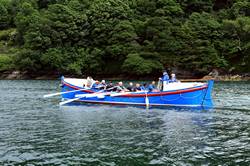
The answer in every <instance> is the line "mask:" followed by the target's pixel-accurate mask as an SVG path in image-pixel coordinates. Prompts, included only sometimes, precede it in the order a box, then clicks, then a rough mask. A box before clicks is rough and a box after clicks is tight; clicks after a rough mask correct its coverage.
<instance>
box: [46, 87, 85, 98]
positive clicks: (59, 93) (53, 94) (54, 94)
mask: <svg viewBox="0 0 250 166" xmlns="http://www.w3.org/2000/svg"><path fill="white" fill-rule="evenodd" d="M87 89H89V88H84V89H78V90H72V91H67V92H58V93H52V94H47V95H44V96H43V97H44V98H47V97H53V96H58V95H62V94H67V93H72V92H78V91H83V90H87Z"/></svg>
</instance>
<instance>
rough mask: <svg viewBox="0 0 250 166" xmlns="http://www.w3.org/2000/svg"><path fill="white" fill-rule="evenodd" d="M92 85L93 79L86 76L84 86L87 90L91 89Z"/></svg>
mask: <svg viewBox="0 0 250 166" xmlns="http://www.w3.org/2000/svg"><path fill="white" fill-rule="evenodd" d="M93 84H94V80H93V78H92V77H90V76H88V77H87V84H86V86H87V87H88V88H91V87H92V86H93Z"/></svg>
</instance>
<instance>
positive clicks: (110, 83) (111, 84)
mask: <svg viewBox="0 0 250 166" xmlns="http://www.w3.org/2000/svg"><path fill="white" fill-rule="evenodd" d="M113 87H114V85H113V82H112V81H110V82H109V83H108V85H107V86H106V89H107V90H108V91H112V88H113Z"/></svg>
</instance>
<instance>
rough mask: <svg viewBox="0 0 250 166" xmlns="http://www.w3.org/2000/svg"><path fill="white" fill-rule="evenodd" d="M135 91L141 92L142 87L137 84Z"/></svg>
mask: <svg viewBox="0 0 250 166" xmlns="http://www.w3.org/2000/svg"><path fill="white" fill-rule="evenodd" d="M134 91H136V92H138V91H141V85H140V84H139V83H137V84H135V89H134Z"/></svg>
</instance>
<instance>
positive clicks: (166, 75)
mask: <svg viewBox="0 0 250 166" xmlns="http://www.w3.org/2000/svg"><path fill="white" fill-rule="evenodd" d="M159 80H160V81H162V84H163V91H165V90H166V87H167V84H168V83H169V76H168V73H167V71H163V76H162V77H161V78H159Z"/></svg>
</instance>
